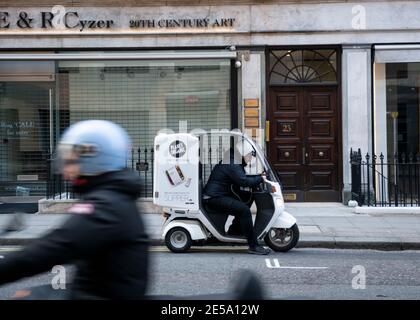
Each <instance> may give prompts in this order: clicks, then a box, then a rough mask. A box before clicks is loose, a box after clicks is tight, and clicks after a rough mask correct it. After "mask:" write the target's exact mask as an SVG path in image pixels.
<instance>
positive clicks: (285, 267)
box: [274, 266, 328, 269]
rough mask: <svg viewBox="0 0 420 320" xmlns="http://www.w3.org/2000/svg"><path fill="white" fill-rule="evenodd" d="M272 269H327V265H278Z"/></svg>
mask: <svg viewBox="0 0 420 320" xmlns="http://www.w3.org/2000/svg"><path fill="white" fill-rule="evenodd" d="M274 269H328V267H287V266H284V267H282V266H280V267H278V268H274Z"/></svg>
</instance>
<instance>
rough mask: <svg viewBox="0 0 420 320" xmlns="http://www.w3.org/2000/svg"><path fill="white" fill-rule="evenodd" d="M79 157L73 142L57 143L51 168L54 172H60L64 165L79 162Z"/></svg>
mask: <svg viewBox="0 0 420 320" xmlns="http://www.w3.org/2000/svg"><path fill="white" fill-rule="evenodd" d="M79 163H80V159H79V156H78V153H77V152H76V148H75V146H74V145H73V144H69V143H59V144H58V146H57V151H56V153H55V154H54V155H53V170H54V173H55V174H62V173H63V169H64V167H65V166H66V165H71V164H79Z"/></svg>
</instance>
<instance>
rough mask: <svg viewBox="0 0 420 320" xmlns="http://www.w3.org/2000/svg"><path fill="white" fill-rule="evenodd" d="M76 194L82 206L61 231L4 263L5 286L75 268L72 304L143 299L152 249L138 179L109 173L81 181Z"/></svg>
mask: <svg viewBox="0 0 420 320" xmlns="http://www.w3.org/2000/svg"><path fill="white" fill-rule="evenodd" d="M74 191H75V192H77V193H78V194H79V195H80V198H81V199H82V202H81V203H80V204H75V205H74V206H73V207H72V208H71V209H70V212H73V214H71V215H70V217H69V219H68V220H67V221H66V222H65V223H64V224H63V225H62V226H61V227H59V228H58V229H56V230H54V231H52V232H50V233H49V234H47V235H45V236H44V237H42V238H41V239H39V240H36V241H35V242H33V243H32V244H30V245H29V246H27V247H26V248H25V249H24V250H22V251H20V252H15V253H12V254H10V255H7V256H5V257H4V259H0V285H1V284H4V283H7V282H12V281H15V280H18V279H20V278H23V277H28V276H32V275H36V274H39V273H42V272H45V271H51V269H52V268H53V267H54V266H55V265H65V264H71V263H74V264H75V266H76V274H75V277H74V279H73V284H72V290H71V294H72V296H71V297H72V298H75V299H78V298H84V297H89V296H97V297H101V298H111V299H139V298H143V297H144V293H145V290H146V285H147V278H148V244H147V236H146V233H145V227H144V225H143V222H142V219H141V217H140V215H139V212H138V210H137V207H136V199H137V197H138V196H139V191H140V184H139V181H138V179H137V177H136V176H135V175H134V174H133V173H131V172H129V171H125V170H123V171H116V172H111V173H105V174H102V175H100V176H96V177H89V178H86V179H83V180H80V179H79V184H78V185H77V186H75V187H74ZM68 277H69V275H67V278H68Z"/></svg>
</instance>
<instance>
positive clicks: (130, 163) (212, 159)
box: [46, 137, 262, 200]
mask: <svg viewBox="0 0 420 320" xmlns="http://www.w3.org/2000/svg"><path fill="white" fill-rule="evenodd" d="M211 142H212V146H210V143H211ZM232 145H233V141H230V140H228V141H223V139H222V138H221V137H220V139H219V141H216V142H214V141H211V140H210V139H208V140H202V139H200V180H201V186H202V187H204V185H205V184H206V182H207V180H208V178H209V176H210V174H211V172H212V170H213V167H214V166H215V165H216V164H217V163H219V161H220V160H221V159H223V158H224V157H225V153H226V152H227V151H229V150H230V149H231V147H232ZM154 156H155V155H154V149H153V147H150V148H137V149H132V150H131V153H130V156H129V157H128V158H127V160H126V166H127V168H129V169H131V170H133V171H134V172H136V174H138V175H139V177H140V181H141V191H140V197H141V198H151V197H153V164H154ZM52 165H53V163H52V161H51V160H49V161H48V165H47V177H49V179H48V180H47V187H46V197H47V198H48V199H57V200H60V199H74V198H75V195H74V193H73V192H72V190H71V187H70V184H69V183H68V182H66V181H64V180H63V179H62V177H61V176H60V175H56V174H54V171H53V170H52ZM261 171H262V165H261V163H260V162H256V163H255V164H254V165H252V166H251V167H250V168H248V174H258V173H259V172H261Z"/></svg>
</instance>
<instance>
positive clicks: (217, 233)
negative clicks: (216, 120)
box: [153, 131, 299, 252]
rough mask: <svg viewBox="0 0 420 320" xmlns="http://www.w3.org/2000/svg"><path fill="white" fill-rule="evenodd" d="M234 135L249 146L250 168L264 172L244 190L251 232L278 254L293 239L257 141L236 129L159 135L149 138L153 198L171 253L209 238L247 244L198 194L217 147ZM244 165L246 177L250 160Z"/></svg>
mask: <svg viewBox="0 0 420 320" xmlns="http://www.w3.org/2000/svg"><path fill="white" fill-rule="evenodd" d="M239 139H240V140H242V141H243V142H242V143H249V144H250V145H251V146H252V148H253V150H254V152H253V155H254V156H255V159H254V161H253V162H252V163H253V167H254V169H255V171H256V172H259V173H258V174H260V173H261V172H263V171H264V172H265V173H266V175H267V179H266V181H265V182H263V183H262V184H261V185H259V186H257V187H255V188H252V189H251V190H248V191H251V192H252V195H253V198H254V200H255V204H256V208H257V213H256V215H255V219H254V230H255V232H256V233H257V235H258V240H259V241H260V242H261V241H265V243H266V244H267V245H268V246H269V247H270V248H271V249H272V250H274V251H281V252H286V251H289V250H290V249H292V248H294V247H295V246H296V244H297V243H298V240H299V229H298V226H297V224H296V219H295V218H294V217H293V216H292V215H291V214H289V213H287V212H286V211H285V209H284V200H283V195H282V191H281V186H280V183H279V181H278V178H277V175H276V173H275V172H274V171H273V170H272V169H271V167H270V165H269V163H268V161H267V159H266V158H265V156H264V153H263V151H262V150H261V148H260V147H259V146H258V144H257V143H255V142H254V141H253V140H252V139H251V138H249V137H248V136H247V135H246V134H244V133H240V132H236V131H221V132H217V133H214V132H211V133H199V134H188V133H176V134H159V135H157V136H156V137H155V141H154V151H155V161H154V184H153V202H154V204H156V205H158V206H160V207H161V208H162V210H163V214H164V216H165V217H166V221H165V223H164V225H163V229H162V237H163V239H165V244H166V246H167V247H168V248H169V249H170V250H171V251H172V252H185V251H187V250H188V249H189V248H190V247H191V245H204V244H208V243H214V242H216V243H219V244H220V242H223V243H229V244H246V243H247V241H246V239H245V237H244V236H232V235H229V234H227V232H226V230H227V227H228V226H226V224H227V221H228V213H220V212H214V211H212V210H210V209H209V208H208V207H207V206H206V205H205V204H204V202H203V201H202V194H201V191H202V189H203V187H204V185H205V181H206V178H207V177H208V176H209V174H210V173H211V169H212V167H213V165H214V164H216V163H218V161H219V160H220V158H218V157H219V156H220V155H222V154H223V152H222V151H224V150H226V149H229V148H231V146H232V145H233V146H234V145H235V144H236V142H237V141H239ZM207 160H208V161H207ZM250 167H251V168H246V169H248V170H247V174H249V175H251V174H250V172H249V171H250V170H251V171H252V164H251V166H250Z"/></svg>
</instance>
